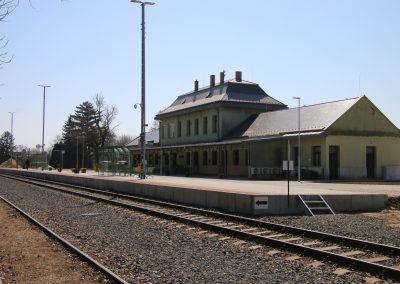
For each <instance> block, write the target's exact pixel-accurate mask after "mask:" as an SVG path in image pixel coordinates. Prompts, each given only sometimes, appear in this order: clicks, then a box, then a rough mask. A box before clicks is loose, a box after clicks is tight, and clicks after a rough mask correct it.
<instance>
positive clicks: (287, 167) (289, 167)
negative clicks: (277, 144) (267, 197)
mask: <svg viewBox="0 0 400 284" xmlns="http://www.w3.org/2000/svg"><path fill="white" fill-rule="evenodd" d="M282 170H283V171H286V172H287V206H288V208H289V206H290V202H289V197H290V171H293V170H294V163H293V161H291V160H290V141H289V140H288V159H287V160H284V161H282Z"/></svg>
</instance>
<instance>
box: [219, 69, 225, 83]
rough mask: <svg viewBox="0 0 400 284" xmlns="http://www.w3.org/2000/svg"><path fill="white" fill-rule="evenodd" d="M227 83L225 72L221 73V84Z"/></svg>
mask: <svg viewBox="0 0 400 284" xmlns="http://www.w3.org/2000/svg"><path fill="white" fill-rule="evenodd" d="M224 82H225V71H222V72H219V83H220V84H221V85H222V84H223V83H224Z"/></svg>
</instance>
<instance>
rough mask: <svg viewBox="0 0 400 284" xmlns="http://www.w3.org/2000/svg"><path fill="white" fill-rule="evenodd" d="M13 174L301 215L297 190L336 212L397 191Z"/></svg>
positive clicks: (380, 204)
mask: <svg viewBox="0 0 400 284" xmlns="http://www.w3.org/2000/svg"><path fill="white" fill-rule="evenodd" d="M7 172H9V173H14V174H20V175H25V176H33V177H37V178H45V179H48V180H54V181H60V182H69V183H73V184H77V185H84V186H90V187H95V188H100V189H108V190H112V191H115V192H120V193H126V194H132V195H138V196H143V197H151V198H156V199H159V200H164V201H171V202H178V203H181V204H191V205H194V206H201V207H206V208H215V209H220V210H224V211H228V212H231V213H235V214H242V215H290V214H295V215H298V214H304V211H303V209H302V207H301V204H300V200H299V198H298V194H301V195H322V196H323V197H324V199H325V200H326V201H327V202H328V203H329V205H330V206H331V208H332V209H333V210H334V211H335V212H336V213H338V212H355V211H375V210H380V209H383V208H384V207H385V204H386V203H387V200H388V195H390V196H400V185H369V184H349V183H317V182H301V183H299V182H297V181H291V182H290V195H289V203H290V206H289V207H288V204H287V181H286V182H285V181H252V180H225V179H212V178H188V177H173V176H153V177H150V178H148V179H146V180H140V179H138V178H137V177H130V176H101V175H98V174H97V173H94V172H88V173H86V174H81V173H80V174H73V173H72V172H71V171H70V170H64V171H63V172H62V173H58V172H56V171H40V170H28V171H27V170H16V169H0V173H7Z"/></svg>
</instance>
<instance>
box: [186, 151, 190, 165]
mask: <svg viewBox="0 0 400 284" xmlns="http://www.w3.org/2000/svg"><path fill="white" fill-rule="evenodd" d="M186 166H190V152H186Z"/></svg>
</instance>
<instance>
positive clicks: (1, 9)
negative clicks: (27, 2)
mask: <svg viewBox="0 0 400 284" xmlns="http://www.w3.org/2000/svg"><path fill="white" fill-rule="evenodd" d="M18 3H19V0H0V22H4V21H5V19H6V18H7V16H8V15H10V14H11V12H12V11H14V10H15V8H17V6H18Z"/></svg>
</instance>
